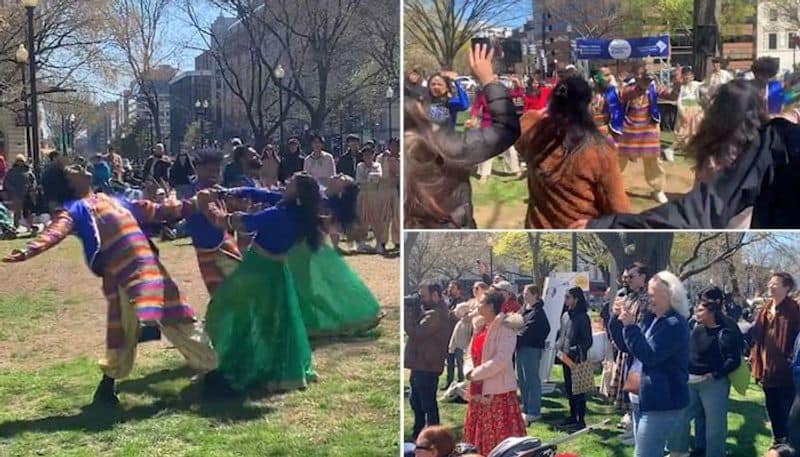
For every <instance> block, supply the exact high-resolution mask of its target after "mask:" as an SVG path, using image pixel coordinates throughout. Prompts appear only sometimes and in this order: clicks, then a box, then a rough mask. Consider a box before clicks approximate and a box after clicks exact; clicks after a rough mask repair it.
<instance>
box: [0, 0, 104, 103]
mask: <svg viewBox="0 0 800 457" xmlns="http://www.w3.org/2000/svg"><path fill="white" fill-rule="evenodd" d="M106 3H107V0H52V1H50V2H48V4H47V7H46V8H45V7H42V8H37V9H36V10H34V23H35V27H34V48H35V49H34V50H33V51H34V53H35V55H36V67H37V70H36V71H37V73H36V76H37V81H38V92H39V94H41V95H43V96H46V95H47V94H51V93H59V92H63V91H64V90H65V89H71V88H74V87H77V86H80V85H84V84H85V83H86V82H87V81H88V80H89V79H93V78H96V76H97V75H98V74H99V75H101V76H103V75H107V74H108V68H107V66H106V65H105V64H106V59H105V55H104V52H103V46H102V43H103V42H104V39H105V37H106V34H107V30H106V27H105V26H104V24H103V21H104V19H105V18H104V15H103V14H102V13H101V11H102V10H103V9H104V6H105V5H106ZM25 14H26V13H25V9H24V8H22V7H21V6H20V7H16V8H14V7H9V8H7V9H6V16H5V17H3V18H2V20H0V94H2V97H1V98H0V106H2V107H5V108H8V109H12V110H19V111H21V104H20V103H19V98H20V97H19V94H20V93H21V89H20V87H21V86H20V82H21V76H22V75H21V72H20V68H19V66H18V64H17V62H16V58H15V55H16V51H17V48H18V47H19V45H20V44H24V45H25V47H26V48H27V47H28V41H27V19H26V17H25ZM28 51H29V53H31V50H30V49H29V50H28ZM26 72H27V68H26ZM26 77H27V75H26Z"/></svg>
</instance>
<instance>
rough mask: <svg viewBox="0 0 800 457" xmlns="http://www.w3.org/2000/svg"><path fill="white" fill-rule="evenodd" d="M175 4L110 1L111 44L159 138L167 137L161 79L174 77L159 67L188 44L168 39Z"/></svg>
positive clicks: (151, 0) (144, 0)
mask: <svg viewBox="0 0 800 457" xmlns="http://www.w3.org/2000/svg"><path fill="white" fill-rule="evenodd" d="M172 4H173V0H110V5H109V9H108V20H109V22H110V24H109V27H110V30H111V31H112V39H111V42H110V45H111V47H112V48H113V49H114V50H116V52H117V53H118V54H119V55H120V60H121V62H122V63H123V66H124V68H125V69H126V70H127V72H128V73H130V76H131V78H132V80H133V81H134V82H135V84H136V85H137V86H138V89H139V96H140V97H141V98H142V99H143V100H144V102H145V104H146V105H147V109H148V111H149V112H150V117H151V119H152V124H153V126H152V127H153V129H154V131H155V137H156V138H155V141H161V140H162V139H163V138H164V132H162V129H161V122H160V119H159V113H160V110H159V108H160V100H159V94H158V89H159V87H158V86H159V81H161V82H163V81H164V80H167V81H168V80H169V79H171V78H172V76H174V74H164V70H162V69H161V68H159V67H161V66H162V64H164V63H165V62H167V60H168V59H170V58H174V57H175V56H176V55H179V54H180V53H181V52H183V49H184V43H181V42H179V41H177V40H174V39H168V38H167V34H168V33H169V27H170V25H171V23H170V20H169V16H168V9H169V8H170V7H171V6H172Z"/></svg>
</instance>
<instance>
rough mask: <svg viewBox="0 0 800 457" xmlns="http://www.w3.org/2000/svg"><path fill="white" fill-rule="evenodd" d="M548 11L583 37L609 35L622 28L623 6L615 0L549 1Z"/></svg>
mask: <svg viewBox="0 0 800 457" xmlns="http://www.w3.org/2000/svg"><path fill="white" fill-rule="evenodd" d="M547 11H548V12H549V13H550V14H552V15H553V17H554V18H556V19H558V20H560V21H563V22H566V23H567V24H569V25H570V26H571V27H572V30H573V31H574V32H575V33H577V34H578V35H579V36H581V37H583V38H604V37H609V36H613V35H615V34H616V33H618V32H619V31H620V30H621V29H622V23H621V21H620V19H621V18H622V7H621V6H620V4H619V2H618V1H615V0H600V1H586V0H578V1H575V0H556V1H554V2H548V4H547Z"/></svg>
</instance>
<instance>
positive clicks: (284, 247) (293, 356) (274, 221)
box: [198, 173, 322, 390]
mask: <svg viewBox="0 0 800 457" xmlns="http://www.w3.org/2000/svg"><path fill="white" fill-rule="evenodd" d="M213 197H214V193H213V192H210V191H203V192H200V193H199V194H198V201H199V203H200V207H201V208H202V207H207V206H209V205H210V204H211V203H212V202H213ZM321 200H322V198H321V195H320V191H319V185H318V184H317V182H316V180H314V178H313V177H311V176H310V175H308V174H306V173H298V174H296V175H295V176H294V177H293V178H292V179H291V180H290V181H289V183H288V185H287V188H286V191H285V192H284V194H283V198H282V199H281V200H280V201H279V202H277V204H276V205H275V206H272V207H270V208H268V209H265V210H262V211H259V212H257V213H254V214H244V213H233V214H228V215H227V216H226V219H227V222H228V225H229V228H231V229H234V230H244V231H246V232H250V233H254V234H255V237H254V239H253V243H252V245H251V247H250V249H249V250H248V251H247V253H246V254H245V255H244V259H243V260H242V263H241V264H240V265H239V267H238V268H237V269H236V270H235V271H234V272H233V273H232V274H231V275H230V276H228V277H227V278H226V279H225V281H224V282H223V283H222V284H221V285H220V286H219V288H218V289H217V290H216V292H215V293H214V296H213V297H212V298H211V302H210V303H209V305H208V312H207V314H206V330H207V331H208V334H209V336H210V337H211V341H212V343H213V345H214V350H215V351H216V352H217V354H218V356H219V369H220V371H221V372H222V373H223V375H224V376H225V378H226V379H227V380H228V381H229V382H230V383H231V385H232V386H233V387H234V389H237V390H244V389H247V388H251V387H263V388H265V389H267V390H291V389H297V388H303V387H305V386H306V384H307V383H308V382H309V381H312V380H314V379H315V378H316V375H315V373H314V369H313V368H312V363H311V346H310V344H309V341H308V334H307V333H306V329H305V325H303V316H302V313H301V311H300V306H299V302H298V294H297V289H296V287H295V280H294V277H293V275H292V273H291V271H290V269H289V262H288V259H287V256H288V253H289V250H290V249H291V248H292V247H294V246H295V245H297V244H300V243H305V244H307V245H308V246H309V249H310V250H311V251H312V252H315V251H317V250H318V249H319V246H320V244H321V243H322V225H321V219H320V206H321Z"/></svg>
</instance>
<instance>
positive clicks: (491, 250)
mask: <svg viewBox="0 0 800 457" xmlns="http://www.w3.org/2000/svg"><path fill="white" fill-rule="evenodd" d="M486 244H487V245H488V246H489V277H490V278H492V281H494V238H492V237H491V236H489V238H487V239H486Z"/></svg>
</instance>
